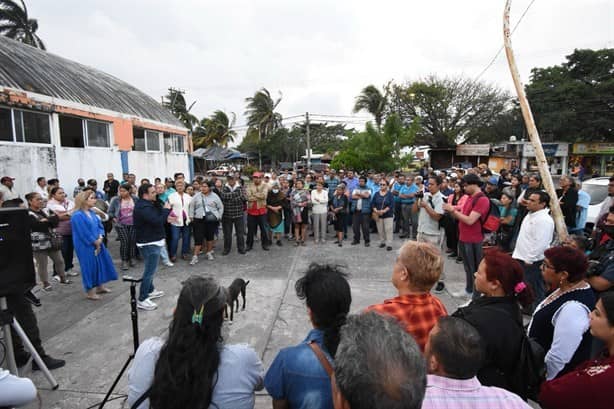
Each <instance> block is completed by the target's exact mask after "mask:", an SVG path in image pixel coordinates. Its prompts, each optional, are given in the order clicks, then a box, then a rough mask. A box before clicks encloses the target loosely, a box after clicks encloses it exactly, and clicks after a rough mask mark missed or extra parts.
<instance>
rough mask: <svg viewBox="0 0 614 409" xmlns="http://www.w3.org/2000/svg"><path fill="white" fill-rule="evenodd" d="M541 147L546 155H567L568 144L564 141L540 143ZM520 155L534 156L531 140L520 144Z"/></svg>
mask: <svg viewBox="0 0 614 409" xmlns="http://www.w3.org/2000/svg"><path fill="white" fill-rule="evenodd" d="M542 149H543V150H544V154H545V155H546V157H548V156H557V157H564V156H567V155H569V144H566V143H542ZM522 156H524V157H525V158H527V157H528V158H534V157H535V149H533V144H532V143H531V142H528V143H525V144H524V145H522Z"/></svg>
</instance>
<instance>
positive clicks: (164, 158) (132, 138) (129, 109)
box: [0, 36, 191, 194]
mask: <svg viewBox="0 0 614 409" xmlns="http://www.w3.org/2000/svg"><path fill="white" fill-rule="evenodd" d="M190 151H191V143H190V139H189V134H188V129H186V128H185V127H184V126H183V124H182V123H181V122H180V121H179V120H178V119H177V118H175V116H174V115H173V114H172V113H171V112H170V111H169V110H168V109H167V108H165V107H164V106H162V105H161V104H160V103H159V102H157V101H156V100H154V99H153V98H152V97H150V96H149V95H147V94H145V93H144V92H142V91H140V90H139V89H137V88H135V87H133V86H132V85H130V84H128V83H126V82H124V81H122V80H120V79H118V78H116V77H114V76H112V75H109V74H107V73H105V72H102V71H100V70H97V69H95V68H92V67H88V66H85V65H83V64H79V63H77V62H74V61H71V60H68V59H66V58H63V57H60V56H58V55H55V54H52V53H49V52H46V51H42V50H39V49H37V48H34V47H31V46H28V45H25V44H23V43H20V42H17V41H14V40H11V39H8V38H6V37H1V36H0V174H1V175H7V176H11V177H16V178H17V179H18V180H16V181H15V186H16V188H17V190H18V191H19V192H20V193H22V194H25V193H27V192H29V191H31V190H33V188H34V186H35V184H34V183H35V181H36V178H37V177H38V176H44V177H46V178H53V177H57V178H59V179H60V182H61V184H62V185H63V186H64V187H66V188H68V187H70V186H72V184H74V183H75V182H76V179H77V178H79V177H83V178H95V179H97V180H99V181H101V180H102V179H104V178H106V174H107V173H108V172H112V173H114V174H116V175H119V174H120V173H128V172H130V173H135V175H136V176H137V177H138V178H139V179H140V178H150V179H152V180H153V178H154V177H158V176H159V177H164V176H168V175H172V174H173V173H175V172H183V173H186V174H188V173H189V170H190V169H191V166H190V157H189V152H190ZM100 184H101V183H100ZM67 190H69V189H67Z"/></svg>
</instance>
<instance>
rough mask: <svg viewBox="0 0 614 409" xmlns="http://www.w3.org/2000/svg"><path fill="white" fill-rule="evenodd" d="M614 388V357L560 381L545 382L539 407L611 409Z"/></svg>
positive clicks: (587, 365)
mask: <svg viewBox="0 0 614 409" xmlns="http://www.w3.org/2000/svg"><path fill="white" fill-rule="evenodd" d="M612 386H614V357H607V358H601V359H596V360H590V361H586V362H584V363H583V364H580V365H579V366H578V367H577V368H576V369H574V370H573V371H571V372H569V373H567V374H565V375H563V376H561V377H560V378H556V379H553V380H551V381H548V382H544V383H543V384H542V387H541V391H540V394H539V403H540V404H541V405H542V407H543V408H545V409H577V408H591V409H609V408H612V407H613V406H614V403H613V401H612Z"/></svg>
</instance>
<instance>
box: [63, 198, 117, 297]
mask: <svg viewBox="0 0 614 409" xmlns="http://www.w3.org/2000/svg"><path fill="white" fill-rule="evenodd" d="M95 205H96V193H95V192H93V191H92V190H86V191H84V192H81V193H79V194H78V195H77V197H76V198H75V208H76V209H78V210H77V211H76V212H75V213H74V214H73V216H72V219H71V224H72V238H73V244H74V246H75V252H76V253H77V258H78V259H79V265H80V266H81V277H82V282H83V288H84V289H85V292H86V296H87V298H88V299H89V300H99V299H100V295H99V294H104V293H108V292H110V290H109V289H108V288H106V287H104V285H103V284H105V283H107V282H109V281H111V280H117V271H116V270H115V266H114V265H113V261H112V260H111V256H110V255H109V252H108V251H107V249H106V247H105V246H104V244H103V243H102V239H103V235H104V228H103V227H102V223H101V221H100V218H99V217H98V216H97V215H96V213H95V212H94V210H92V208H93V207H94V206H95Z"/></svg>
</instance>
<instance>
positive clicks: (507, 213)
mask: <svg viewBox="0 0 614 409" xmlns="http://www.w3.org/2000/svg"><path fill="white" fill-rule="evenodd" d="M517 214H518V209H517V208H515V207H510V208H509V210H508V209H506V208H505V206H502V205H501V206H499V215H500V216H501V217H508V216H512V220H511V221H510V222H509V223H507V224H506V225H507V226H513V225H514V222H515V221H516V215H517Z"/></svg>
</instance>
